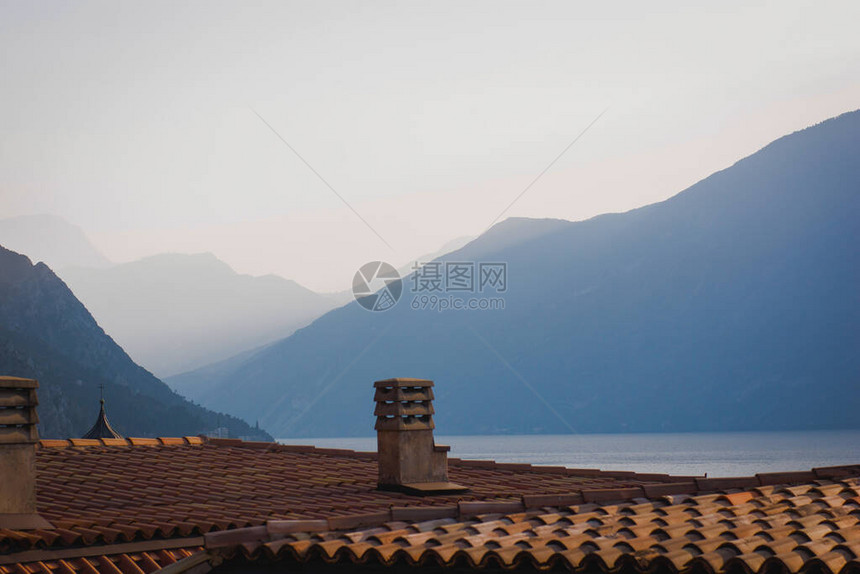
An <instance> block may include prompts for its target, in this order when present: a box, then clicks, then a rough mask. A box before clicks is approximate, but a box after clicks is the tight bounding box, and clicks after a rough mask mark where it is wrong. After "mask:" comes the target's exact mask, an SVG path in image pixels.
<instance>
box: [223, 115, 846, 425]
mask: <svg viewBox="0 0 860 574" xmlns="http://www.w3.org/2000/svg"><path fill="white" fill-rule="evenodd" d="M857 150H860V113H858V112H851V113H848V114H844V115H843V116H839V117H838V118H833V119H831V120H827V121H825V122H822V123H820V124H817V125H815V126H812V127H810V128H807V129H805V130H801V131H799V132H795V133H794V134H789V135H787V136H784V137H783V138H780V139H778V140H775V141H774V142H772V143H771V144H769V145H767V146H765V147H763V148H762V149H761V150H759V151H758V152H756V153H755V154H753V155H751V156H749V157H747V158H744V159H742V160H739V161H738V162H736V163H735V164H734V165H732V166H731V167H728V168H726V169H724V170H721V171H719V172H716V173H714V174H712V175H711V176H709V177H707V178H704V179H703V180H701V181H699V182H697V183H696V184H694V185H693V186H690V187H689V188H687V189H686V190H684V191H682V192H680V193H679V194H677V195H675V196H673V197H672V198H669V199H667V200H665V201H663V202H660V203H656V204H652V205H648V206H644V207H640V208H637V209H634V210H631V211H628V212H625V213H619V214H604V215H601V216H598V217H595V218H591V219H588V220H584V221H580V222H572V223H565V222H557V221H548V222H543V223H537V224H535V223H529V224H528V225H526V224H524V223H523V221H522V220H513V221H512V222H503V223H501V224H499V226H497V227H496V228H495V230H491V231H490V232H488V233H487V234H485V235H484V236H481V237H479V238H478V239H476V240H474V241H472V242H471V243H469V244H468V245H467V246H465V247H464V248H462V249H460V250H458V251H455V252H453V253H451V254H449V255H447V256H444V257H442V258H441V259H442V260H449V261H452V260H467V261H481V260H489V259H493V260H502V261H505V262H506V263H507V265H508V272H509V275H510V278H509V283H510V289H509V291H508V293H507V294H506V295H505V302H506V309H505V310H504V311H503V312H466V311H463V312H447V313H429V312H421V311H413V310H411V309H409V307H408V305H407V304H406V303H408V301H401V302H400V303H399V304H398V305H397V306H395V307H394V308H393V309H392V310H390V311H388V312H386V313H368V312H367V311H365V310H363V309H361V308H359V307H358V306H357V305H348V306H345V307H341V308H339V309H336V310H334V311H331V312H329V313H327V314H326V315H324V316H322V317H320V318H319V319H317V320H316V321H315V322H314V323H313V324H311V325H310V326H308V327H306V328H304V329H301V330H299V331H297V332H296V333H294V334H293V335H292V336H291V337H289V338H287V339H284V340H282V341H280V342H277V343H274V344H272V345H270V346H269V347H267V348H266V349H265V350H263V351H261V352H260V353H257V354H255V355H253V356H252V357H250V358H249V359H248V360H246V361H245V362H244V363H242V364H241V365H238V366H236V365H234V366H233V368H232V370H231V371H230V372H229V373H224V374H223V375H222V377H221V378H220V379H218V381H220V382H218V381H216V382H215V383H214V384H213V387H212V388H213V392H212V394H211V396H210V397H209V399H208V401H209V402H208V404H210V405H213V406H218V407H219V408H225V409H232V412H235V413H242V414H245V415H246V416H249V417H251V416H253V417H254V418H257V417H259V419H260V420H261V422H263V423H264V424H265V425H266V426H267V428H270V429H271V430H272V431H274V433H275V434H276V435H278V436H338V435H342V436H349V435H357V434H368V433H369V429H371V428H372V421H371V415H370V410H369V408H368V409H357V408H356V405H362V404H365V403H367V402H368V401H369V391H368V389H369V385H370V382H371V381H373V380H376V379H381V378H385V377H389V376H417V377H425V378H430V379H434V380H436V382H437V387H436V389H437V417H436V418H437V424H438V425H439V427H440V428H445V429H446V430H445V432H446V433H449V434H458V433H462V434H483V433H510V432H527V433H528V432H543V433H552V432H570V431H571V429H575V430H576V431H578V432H582V431H587V432H640V431H643V432H644V431H648V432H651V431H684V430H691V431H702V430H763V429H772V430H782V429H789V428H801V429H803V428H853V427H856V425H857V423H856V419H855V418H854V417H853V415H851V412H852V410H851V409H856V408H857V407H858V406H860V392H858V390H857V389H856V387H857V385H856V384H855V383H856V381H857V379H858V378H860V363H859V362H858V359H857V357H856V356H855V355H856V353H854V352H853V350H855V349H856V348H858V347H860V333H858V328H857V325H860V297H858V294H857V293H855V292H854V290H852V289H851V288H850V286H851V285H856V284H858V283H860V255H858V247H857V246H858V245H860V237H858V233H860V231H858V229H857V225H856V223H855V222H856V221H857V220H858V218H860V200H858V196H860V194H858V189H860V166H858V165H857V162H856V156H857ZM512 225H513V226H515V227H517V226H519V227H523V226H524V225H525V226H526V227H527V228H528V229H521V230H519V232H520V233H522V234H523V237H522V238H518V240H517V241H514V242H513V243H505V244H501V242H500V243H499V245H496V243H495V242H496V240H497V239H498V238H499V237H500V236H501V238H502V239H504V236H505V234H506V233H505V231H506V227H507V228H510V226H512ZM404 287H405V288H408V283H407V282H404ZM404 291H406V290H405V289H404ZM404 297H407V294H406V292H405V293H404ZM469 313H471V314H469ZM500 358H501V359H500ZM231 384H232V385H233V387H232V388H231V386H230V385H231ZM235 388H241V389H242V394H241V395H240V394H237V393H236V392H235V391H234V390H233V389H235ZM247 397H253V400H248V399H247ZM476 405H480V408H477V407H476ZM365 411H367V412H365ZM824 413H826V414H824Z"/></svg>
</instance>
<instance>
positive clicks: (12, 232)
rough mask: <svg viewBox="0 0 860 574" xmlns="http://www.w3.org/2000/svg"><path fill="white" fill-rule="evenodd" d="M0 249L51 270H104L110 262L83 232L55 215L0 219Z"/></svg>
mask: <svg viewBox="0 0 860 574" xmlns="http://www.w3.org/2000/svg"><path fill="white" fill-rule="evenodd" d="M0 245H3V246H4V247H6V248H7V249H11V250H12V251H16V252H18V253H27V254H28V255H29V257H30V258H32V260H33V261H42V262H44V263H45V264H46V265H48V266H49V267H50V268H51V269H54V270H57V271H60V270H63V269H65V268H67V267H72V266H78V267H93V268H102V267H107V266H108V265H110V264H111V263H110V261H108V259H107V258H106V257H105V256H104V255H102V253H101V252H100V251H99V250H98V249H96V248H95V247H94V246H93V244H92V243H91V242H90V240H89V238H87V236H86V234H85V233H84V232H83V230H82V229H81V228H80V227H78V226H77V225H72V224H71V223H69V222H68V221H66V220H65V219H63V218H62V217H57V216H55V215H46V214H40V215H22V216H20V217H10V218H7V219H0Z"/></svg>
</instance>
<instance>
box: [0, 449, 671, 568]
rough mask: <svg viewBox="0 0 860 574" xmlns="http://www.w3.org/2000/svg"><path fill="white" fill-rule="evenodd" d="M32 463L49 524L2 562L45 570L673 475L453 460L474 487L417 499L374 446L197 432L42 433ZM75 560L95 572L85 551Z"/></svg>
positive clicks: (3, 542) (7, 548) (0, 556)
mask: <svg viewBox="0 0 860 574" xmlns="http://www.w3.org/2000/svg"><path fill="white" fill-rule="evenodd" d="M36 467H37V507H38V511H39V514H40V515H41V516H42V517H43V518H45V519H47V520H48V521H49V522H50V523H51V524H52V525H53V527H54V528H52V529H40V530H26V531H15V530H5V529H0V568H2V567H4V566H3V565H4V564H10V563H21V562H23V561H26V563H31V562H32V563H36V562H45V561H46V560H47V562H45V563H46V564H48V563H49V562H50V563H51V564H55V565H56V566H55V567H54V566H51V567H50V568H49V569H50V570H56V569H60V570H63V571H66V570H65V569H66V567H67V566H65V565H62V564H61V563H60V562H57V560H54V561H53V562H52V561H51V559H52V558H53V557H55V556H64V557H65V558H63V560H66V561H68V559H70V558H69V556H72V555H74V552H72V553H71V554H70V553H69V552H70V551H68V550H65V549H82V548H83V549H89V550H87V552H92V549H93V548H95V547H103V548H105V549H107V548H108V547H114V546H116V547H118V548H119V549H122V550H123V552H122V553H120V554H117V555H112V554H108V555H109V556H111V557H112V559H114V561H115V560H118V559H119V556H121V555H126V554H128V552H133V551H134V549H135V548H137V547H136V546H134V545H138V546H140V547H141V548H146V552H149V551H151V550H153V549H159V548H166V547H170V546H171V545H173V546H175V544H176V543H180V544H181V545H182V547H196V546H199V545H201V544H202V541H203V539H202V538H201V536H202V535H203V534H205V533H209V532H213V531H223V530H228V529H237V528H242V527H248V526H258V525H265V524H266V522H267V521H270V520H284V519H299V518H327V517H339V516H343V515H346V514H350V515H351V514H371V515H372V514H373V513H378V512H388V511H389V509H390V507H392V506H398V507H406V506H422V507H428V506H436V507H438V506H450V505H454V507H456V504H457V501H459V500H463V501H482V500H484V501H487V500H491V501H492V500H495V501H503V502H514V503H516V502H518V501H520V500H521V496H522V495H523V494H524V493H525V494H529V493H532V494H535V495H537V494H540V495H545V494H547V493H550V494H552V493H557V494H564V493H571V492H579V491H582V490H589V489H600V488H612V487H615V488H622V487H623V488H626V487H633V486H641V485H651V484H663V483H666V482H667V481H670V480H672V479H671V478H670V477H668V476H667V475H637V474H634V473H613V472H607V473H604V472H600V471H596V470H588V469H582V470H571V469H565V468H561V467H557V468H551V467H532V466H529V465H506V464H496V463H493V462H490V461H461V460H458V459H453V460H451V461H450V474H451V477H452V479H454V480H456V481H458V482H460V483H462V484H465V485H469V486H470V487H471V488H472V492H471V493H469V494H466V495H458V496H456V497H452V496H432V497H426V498H416V497H412V496H408V495H406V494H401V493H396V492H381V491H377V490H376V481H377V464H376V454H375V453H359V452H354V451H348V450H335V449H317V448H314V447H310V446H292V445H290V446H288V445H277V444H273V443H253V442H242V441H239V440H235V439H210V440H205V439H201V438H199V437H184V438H159V439H138V438H128V439H110V438H104V439H69V440H42V441H40V443H39V448H38V450H37V456H36ZM341 520H342V519H341ZM335 524H338V523H337V519H335ZM340 524H341V525H343V524H346V522H341V523H340ZM153 544H154V545H153ZM122 545H126V546H125V547H123V546H122ZM141 545H142V546H141ZM147 545H148V546H147ZM120 547H122V548H120ZM126 547H128V548H131V550H128V552H126V549H127V548H126ZM105 551H107V550H105ZM39 552H42V554H39ZM141 552H144V551H143V550H141ZM99 555H104V553H103V552H102V553H100V554H99ZM128 555H129V556H131V554H128ZM134 556H144V554H134ZM31 558H38V559H39V560H31ZM87 560H90V559H89V558H87ZM123 560H124V563H125V564H126V565H128V561H127V560H126V559H123ZM131 560H132V561H133V562H135V561H138V560H144V558H131ZM145 561H146V563H147V564H149V561H148V559H146V560H145ZM90 562H92V560H90ZM156 562H157V560H156ZM111 563H113V562H111ZM135 563H137V562H135ZM80 566H81V569H83V570H85V571H88V570H89V566H87V562H86V560H85V561H84V562H81V563H80ZM104 566H105V567H104V568H100V567H99V566H98V565H96V570H100V571H105V572H109V571H112V569H111V568H110V567H109V565H108V564H107V563H104ZM40 568H41V567H40ZM72 569H73V570H74V568H72ZM131 570H132V571H133V570H134V569H131ZM144 570H145V571H146V569H144ZM2 572H5V571H3V570H0V573H2Z"/></svg>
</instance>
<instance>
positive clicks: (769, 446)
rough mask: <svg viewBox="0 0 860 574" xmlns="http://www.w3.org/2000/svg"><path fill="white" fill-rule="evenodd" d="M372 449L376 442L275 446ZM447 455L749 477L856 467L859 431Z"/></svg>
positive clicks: (473, 445)
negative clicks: (795, 471)
mask: <svg viewBox="0 0 860 574" xmlns="http://www.w3.org/2000/svg"><path fill="white" fill-rule="evenodd" d="M278 442H281V443H284V444H313V445H316V446H319V447H327V448H348V449H353V450H365V451H375V450H376V437H361V438H318V439H313V438H304V439H278ZM436 444H447V445H450V446H451V453H450V456H452V457H459V458H470V459H484V460H495V461H497V462H528V463H532V464H543V465H559V466H567V467H573V468H599V469H601V470H632V471H635V472H659V473H668V474H676V475H704V474H707V475H708V476H711V477H715V476H750V475H753V474H756V473H757V472H776V471H787V470H809V469H811V468H814V467H817V466H831V465H838V464H856V463H860V430H856V431H812V432H810V431H802V432H801V431H798V432H748V433H685V434H592V435H517V436H498V435H495V436H438V437H436Z"/></svg>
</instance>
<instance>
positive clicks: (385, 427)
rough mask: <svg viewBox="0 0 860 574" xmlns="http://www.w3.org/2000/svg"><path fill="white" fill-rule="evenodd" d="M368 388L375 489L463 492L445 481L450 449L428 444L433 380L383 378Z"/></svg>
mask: <svg viewBox="0 0 860 574" xmlns="http://www.w3.org/2000/svg"><path fill="white" fill-rule="evenodd" d="M373 386H374V388H375V389H376V394H375V396H374V400H375V401H376V409H375V410H374V413H373V414H374V415H376V427H375V428H376V441H377V448H378V456H379V488H380V490H397V491H400V492H406V493H409V494H417V495H431V494H454V493H458V492H467V491H468V489H467V488H466V487H464V486H460V485H458V484H453V483H451V482H448V451H449V450H450V447H447V446H440V445H437V444H435V442H434V441H433V429H434V428H435V425H434V424H433V413H434V411H433V381H426V380H423V379H386V380H384V381H376V382H375V383H373Z"/></svg>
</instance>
